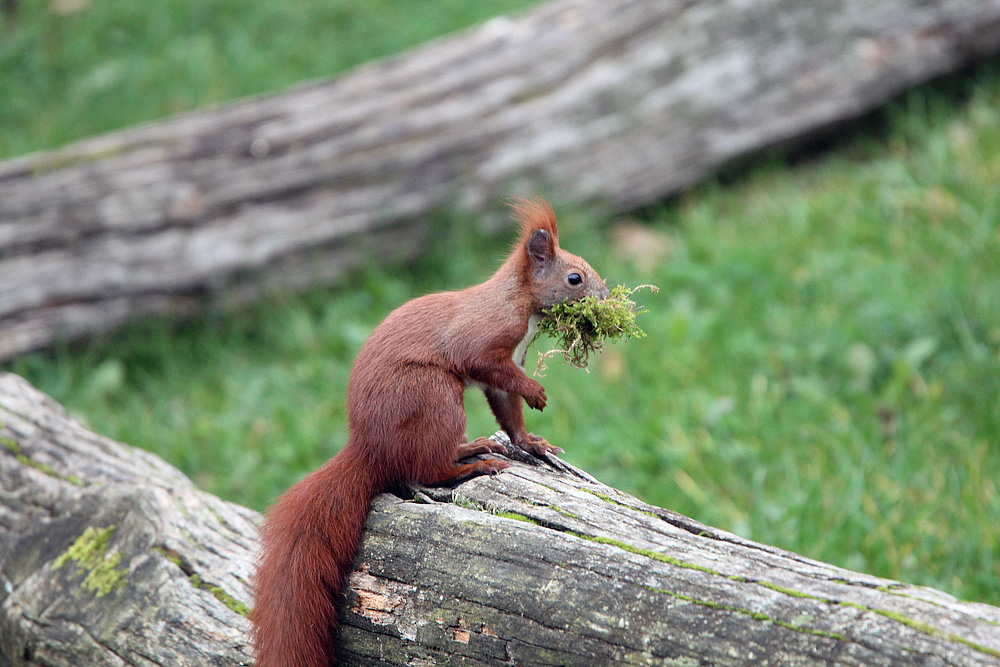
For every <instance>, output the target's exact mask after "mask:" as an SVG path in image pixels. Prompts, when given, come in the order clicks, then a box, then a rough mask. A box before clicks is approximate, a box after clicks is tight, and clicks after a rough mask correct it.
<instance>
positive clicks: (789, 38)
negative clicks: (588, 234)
mask: <svg viewBox="0 0 1000 667" xmlns="http://www.w3.org/2000/svg"><path fill="white" fill-rule="evenodd" d="M998 50H1000V0H882V1H881V2H878V3H875V4H873V3H872V2H870V0H842V1H840V2H806V1H802V0H618V1H616V2H607V1H606V0H558V1H556V2H551V3H547V4H542V5H540V6H538V7H536V8H534V9H533V10H531V11H530V12H527V13H525V14H523V15H520V16H517V17H513V18H498V19H494V20H492V21H489V22H487V23H486V24H484V25H482V26H480V27H477V28H474V29H471V30H468V31H466V32H463V33H460V34H457V35H455V36H452V37H448V38H445V39H441V40H438V41H435V42H432V43H430V44H428V45H425V46H423V47H421V48H418V49H415V50H413V51H411V52H408V53H405V54H403V55H401V56H398V57H394V58H388V59H385V60H382V61H378V62H375V63H371V64H368V65H365V66H362V67H359V68H357V69H356V70H354V71H352V72H350V73H348V74H345V75H344V76H341V77H339V78H337V79H335V80H333V81H329V82H321V83H315V84H311V85H305V86H300V87H298V88H294V89H292V90H290V91H287V92H284V93H281V94H278V95H270V96H264V97H259V98H256V99H251V100H247V101H242V102H238V103H235V104H230V105H225V106H222V107H219V108H215V109H209V110H206V111H201V112H198V113H193V114H190V115H186V116H183V117H179V118H174V119H171V120H167V121H165V122H161V123H156V124H151V125H147V126H143V127H138V128H134V129H129V130H125V131H121V132H116V133H113V134H108V135H106V136H101V137H97V138H94V139H88V140H85V141H81V142H79V143H75V144H72V145H70V146H67V147H65V148H62V149H59V150H54V151H50V152H46V153H40V154H35V155H29V156H25V157H21V158H17V159H14V160H9V161H7V162H4V163H0V359H3V358H9V357H11V356H13V355H16V354H19V353H21V352H24V351H27V350H31V349H34V348H38V347H42V346H45V345H48V344H50V343H51V342H52V341H53V340H55V339H58V338H66V337H72V336H75V335H80V334H83V333H87V332H93V331H100V330H106V329H108V328H111V327H113V326H115V325H117V324H119V323H121V322H122V321H124V320H126V319H127V318H129V317H133V316H134V315H136V314H139V313H144V312H151V311H177V310H183V309H186V308H190V307H192V306H193V305H194V304H196V303H198V302H200V301H201V300H202V298H203V297H204V296H205V295H206V294H215V293H218V292H219V291H220V290H223V289H226V290H227V293H228V294H229V298H230V299H231V300H233V301H239V300H241V299H249V298H252V297H253V296H255V295H257V294H258V293H259V292H260V291H261V290H262V289H263V288H265V287H274V288H281V289H290V288H291V289H294V288H301V287H303V286H307V285H312V284H316V283H332V282H336V281H338V280H340V279H341V278H342V277H343V276H344V275H345V273H346V272H348V271H349V270H350V269H351V268H353V267H356V266H358V265H360V264H362V263H364V262H365V261H377V262H389V261H398V260H401V259H405V258H412V257H414V256H415V255H417V254H418V253H419V252H420V249H421V247H422V244H423V239H424V238H425V236H426V235H427V233H428V226H427V224H426V219H427V217H428V215H430V214H432V213H434V212H435V211H439V210H442V209H446V208H454V209H458V210H461V211H465V212H467V213H469V214H473V215H475V216H476V217H477V219H478V218H485V219H486V220H491V219H495V218H491V217H490V216H489V215H485V216H484V215H483V214H484V213H486V212H488V211H490V210H491V208H490V207H491V206H493V207H495V206H496V205H497V202H498V201H499V199H501V198H502V197H503V196H504V195H508V194H512V193H514V194H534V193H536V192H538V193H544V194H546V195H547V196H549V197H550V198H552V199H555V200H556V201H557V202H563V203H566V204H570V205H574V206H583V205H587V206H588V207H590V208H595V207H610V208H612V209H614V210H625V209H630V208H633V207H636V206H638V205H642V204H648V203H651V202H655V201H658V200H660V199H662V198H663V197H664V196H666V195H668V194H670V193H672V192H676V191H677V190H678V189H680V188H683V187H686V186H689V185H691V184H693V183H695V182H696V181H698V180H699V179H701V178H703V177H704V176H705V175H706V174H709V173H711V172H712V171H714V170H716V169H718V168H719V167H720V166H721V165H724V164H726V163H727V162H729V161H731V160H733V159H734V158H737V157H740V156H743V155H746V154H748V153H752V152H755V151H760V150H761V149H763V148H766V147H769V146H772V145H774V144H777V143H780V142H789V141H792V140H795V139H797V138H802V137H804V136H807V135H811V134H813V133H815V132H817V131H818V130H821V129H823V128H827V127H829V126H830V125H831V124H834V123H837V122H839V121H843V120H844V119H849V118H854V117H857V116H859V115H860V114H863V113H864V112H866V111H868V110H870V109H872V108H874V107H875V106H877V105H880V104H882V103H883V102H885V101H886V100H887V99H889V98H891V97H892V96H894V95H896V94H898V93H899V92H900V91H902V90H905V89H906V88H908V87H910V86H913V85H914V84H917V83H920V82H923V81H926V80H928V79H930V78H932V77H935V76H938V75H940V74H943V73H946V72H950V71H954V70H955V69H956V68H959V67H961V66H963V65H965V64H967V63H969V62H972V61H975V60H977V59H980V58H982V57H983V56H985V55H988V54H992V53H996V52H997V51H998Z"/></svg>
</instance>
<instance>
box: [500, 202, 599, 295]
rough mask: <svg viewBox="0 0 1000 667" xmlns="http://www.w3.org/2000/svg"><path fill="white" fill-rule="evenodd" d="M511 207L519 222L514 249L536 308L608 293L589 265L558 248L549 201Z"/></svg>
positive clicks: (523, 203) (554, 216) (554, 220)
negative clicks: (519, 254) (516, 242)
mask: <svg viewBox="0 0 1000 667" xmlns="http://www.w3.org/2000/svg"><path fill="white" fill-rule="evenodd" d="M513 209H514V215H515V216H516V217H517V219H518V222H520V224H521V237H520V239H519V240H518V244H517V248H516V249H515V253H521V258H520V259H521V279H522V281H523V283H524V284H525V285H527V287H528V289H529V290H530V291H531V293H532V294H533V295H534V296H535V299H536V301H537V304H538V309H539V310H544V309H546V308H550V307H552V306H554V305H556V304H557V303H562V302H564V301H575V300H577V299H581V298H583V297H585V296H596V297H597V298H599V299H604V298H606V297H607V296H608V294H609V293H610V292H609V290H608V286H607V285H605V284H604V281H603V280H601V277H600V276H599V275H597V272H596V271H594V270H593V269H592V268H590V264H587V262H586V261H584V260H583V258H581V257H577V256H576V255H574V254H572V253H569V252H566V251H565V250H563V249H562V248H560V247H559V231H558V229H557V228H556V214H555V212H554V211H553V210H552V207H551V206H550V205H549V203H548V202H546V201H545V200H544V199H539V198H536V199H522V200H518V201H516V202H515V203H514V205H513Z"/></svg>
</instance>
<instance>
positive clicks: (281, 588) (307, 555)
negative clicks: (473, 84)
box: [250, 199, 608, 667]
mask: <svg viewBox="0 0 1000 667" xmlns="http://www.w3.org/2000/svg"><path fill="white" fill-rule="evenodd" d="M513 209H514V213H515V216H516V217H517V219H518V221H519V222H520V227H521V234H520V238H519V240H518V241H517V244H516V246H515V247H514V249H513V251H512V252H511V253H510V255H509V256H508V257H507V259H506V261H504V263H503V265H502V266H501V267H500V268H499V269H498V270H497V272H496V273H494V274H493V276H492V277H491V278H490V279H489V280H487V281H486V282H484V283H482V284H480V285H476V286H474V287H469V288H467V289H464V290H460V291H457V292H442V293H438V294H429V295H426V296H422V297H419V298H417V299H413V300H412V301H409V302H407V303H405V304H403V305H402V306H400V307H399V308H397V309H396V310H394V311H393V312H392V313H390V314H389V316H388V317H386V318H385V320H384V321H383V322H382V323H381V324H380V325H378V327H376V328H375V330H374V331H373V332H372V334H371V336H370V337H369V338H368V340H367V342H365V344H364V345H363V346H362V348H361V351H360V352H359V353H358V357H357V360H356V361H355V363H354V369H353V370H352V371H351V378H350V382H349V384H348V389H347V413H348V424H349V427H350V435H349V437H348V440H347V444H346V445H345V446H344V448H343V450H341V451H340V452H339V453H338V454H337V455H336V456H334V457H333V458H332V459H330V460H329V461H327V462H326V463H325V464H324V465H323V466H322V467H320V468H319V469H318V470H316V471H314V472H313V473H311V474H309V475H308V476H306V477H305V478H304V479H303V480H302V481H300V482H298V483H297V484H295V485H294V486H292V487H291V488H290V489H289V490H288V491H286V492H285V494H284V495H282V496H281V498H279V499H278V501H277V502H276V503H275V505H274V506H273V507H272V508H271V510H270V512H269V513H268V515H267V518H266V520H265V522H264V526H263V528H262V530H261V542H262V552H261V558H260V561H259V563H258V569H257V574H256V577H255V580H254V608H253V613H252V614H251V616H250V621H251V627H252V634H253V640H254V644H255V645H256V650H257V662H256V665H257V667H325V666H327V665H330V664H332V663H333V662H334V657H335V656H334V652H333V631H334V627H335V625H336V621H337V618H336V608H335V599H334V595H335V594H336V593H338V592H339V591H340V590H341V586H342V585H343V580H344V576H345V575H346V573H347V572H348V571H349V570H350V568H351V566H352V564H353V562H354V556H355V552H356V551H357V547H358V543H359V542H360V540H361V533H362V531H363V529H364V523H365V517H366V515H367V513H368V503H369V502H370V501H371V499H372V498H373V497H374V496H375V495H376V494H378V493H379V492H381V491H382V490H383V489H384V488H386V487H387V486H390V485H394V484H406V483H419V484H425V485H439V484H447V483H453V482H458V481H461V480H464V479H467V478H469V477H474V476H476V475H484V474H496V473H498V472H500V471H501V470H503V469H504V468H506V467H508V466H509V465H510V463H508V462H507V461H504V460H501V459H498V458H487V459H485V460H479V461H475V462H473V463H465V464H460V463H457V461H458V460H460V459H463V458H465V457H468V456H472V455H475V454H485V453H491V452H494V453H501V452H504V451H505V448H504V447H503V446H502V445H499V444H497V443H494V442H493V441H492V440H490V439H489V438H478V439H476V440H475V441H473V442H469V441H468V436H466V434H465V407H464V405H463V402H462V394H463V392H464V390H465V388H466V387H469V386H476V387H479V388H481V389H482V390H483V392H484V393H485V394H486V400H487V402H488V403H489V406H490V409H491V410H492V411H493V414H494V415H495V416H496V419H497V422H498V423H499V424H500V427H501V428H502V429H503V430H504V431H505V432H506V433H507V435H508V436H509V437H510V440H511V442H512V443H513V444H514V445H515V446H517V447H520V448H521V449H523V450H525V451H527V452H531V453H534V454H536V455H542V454H546V453H548V452H561V451H562V450H561V449H559V448H558V447H553V446H552V445H550V444H549V443H548V442H546V441H545V439H544V438H541V437H539V436H537V435H534V434H531V433H528V432H527V430H526V429H525V426H524V414H523V411H522V406H521V399H522V398H523V399H524V400H525V401H526V402H527V404H528V405H529V406H530V407H532V408H534V409H536V410H541V409H542V408H544V407H545V402H546V399H545V389H544V388H543V387H542V385H541V384H539V383H538V382H536V381H535V380H533V379H531V378H529V377H528V376H527V375H525V373H524V370H523V368H524V360H525V352H526V348H527V345H528V342H529V341H530V339H531V337H532V335H533V334H534V331H535V325H536V324H537V322H538V318H539V317H540V316H541V314H542V313H543V311H544V310H545V309H546V308H548V307H550V306H553V305H555V304H557V303H560V302H563V301H567V300H574V299H578V298H581V297H584V296H588V295H593V296H597V297H600V298H604V297H607V296H608V288H607V286H606V285H605V284H604V281H602V280H601V278H600V277H599V276H598V275H597V273H596V272H595V271H594V270H593V269H592V268H590V265H589V264H587V262H585V261H584V260H583V259H581V258H579V257H577V256H576V255H572V254H570V253H568V252H566V251H565V250H562V249H561V248H560V247H559V238H558V233H557V230H556V218H555V213H554V212H553V210H552V207H551V206H549V204H548V203H546V202H545V201H544V200H541V199H533V200H521V201H518V202H517V203H515V204H514V206H513Z"/></svg>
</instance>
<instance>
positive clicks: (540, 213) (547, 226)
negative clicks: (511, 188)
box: [511, 197, 559, 246]
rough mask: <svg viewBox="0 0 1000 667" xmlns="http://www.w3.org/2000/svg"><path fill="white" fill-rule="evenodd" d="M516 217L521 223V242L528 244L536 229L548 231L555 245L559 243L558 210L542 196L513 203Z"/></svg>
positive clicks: (512, 207)
mask: <svg viewBox="0 0 1000 667" xmlns="http://www.w3.org/2000/svg"><path fill="white" fill-rule="evenodd" d="M511 209H513V211H514V217H515V218H516V219H517V221H518V223H519V224H520V225H521V238H520V243H521V244H527V243H528V240H529V239H530V238H531V235H532V233H533V232H534V231H536V230H539V229H541V230H544V231H546V232H548V234H549V237H550V238H551V242H552V245H553V246H558V245H559V230H558V229H557V228H556V212H555V211H553V210H552V207H551V206H550V205H549V203H548V202H547V201H545V200H544V199H542V198H541V197H535V198H534V199H516V200H514V202H513V203H512V204H511Z"/></svg>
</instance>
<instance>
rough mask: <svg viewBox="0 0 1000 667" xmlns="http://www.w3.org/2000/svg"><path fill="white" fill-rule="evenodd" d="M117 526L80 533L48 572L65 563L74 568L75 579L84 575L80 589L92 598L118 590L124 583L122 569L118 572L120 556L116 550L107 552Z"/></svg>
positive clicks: (125, 582) (91, 529)
mask: <svg viewBox="0 0 1000 667" xmlns="http://www.w3.org/2000/svg"><path fill="white" fill-rule="evenodd" d="M116 528H117V526H115V525H111V526H108V527H107V528H94V527H93V526H91V527H89V528H87V530H85V531H83V534H82V535H80V537H78V538H77V539H76V541H75V542H73V544H71V545H70V547H69V548H68V549H66V551H64V552H63V553H62V555H60V556H59V558H57V559H56V560H55V562H53V563H52V569H53V570H58V569H60V568H61V567H63V566H64V565H66V564H67V563H68V562H69V561H74V562H76V563H77V565H78V569H77V571H76V575H75V576H79V575H82V574H84V573H86V577H84V579H83V587H84V588H85V589H87V591H89V592H90V593H91V594H92V595H95V596H96V597H101V596H103V595H107V594H108V593H111V592H113V591H116V590H118V589H119V588H122V587H123V586H124V585H125V584H127V583H128V580H127V579H126V578H125V570H120V569H118V565H119V563H121V559H122V555H121V552H120V551H117V550H115V551H109V550H108V543H109V542H110V540H111V535H112V534H113V533H114V532H115V529H116Z"/></svg>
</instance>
